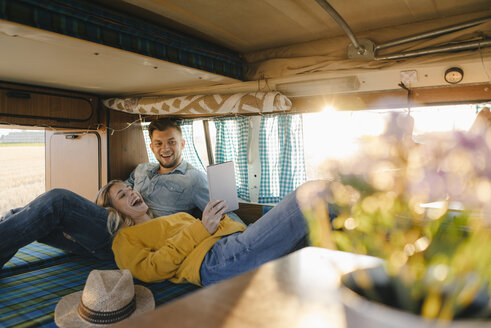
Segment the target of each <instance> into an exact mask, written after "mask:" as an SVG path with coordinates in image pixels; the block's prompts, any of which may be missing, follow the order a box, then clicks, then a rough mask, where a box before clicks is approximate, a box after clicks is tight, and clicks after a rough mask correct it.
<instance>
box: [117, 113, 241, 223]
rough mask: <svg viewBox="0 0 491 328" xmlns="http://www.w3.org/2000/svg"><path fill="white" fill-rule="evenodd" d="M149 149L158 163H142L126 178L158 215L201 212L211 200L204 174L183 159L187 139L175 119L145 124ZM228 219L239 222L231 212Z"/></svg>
mask: <svg viewBox="0 0 491 328" xmlns="http://www.w3.org/2000/svg"><path fill="white" fill-rule="evenodd" d="M148 134H149V136H150V141H151V143H150V149H151V150H152V152H153V154H154V155H155V158H156V159H157V161H158V163H143V164H140V165H138V166H137V167H136V169H135V170H134V171H133V172H132V173H131V174H130V177H129V178H128V179H127V180H126V181H125V183H126V184H128V185H129V186H131V187H132V188H133V189H135V190H136V191H138V192H139V193H140V194H141V195H142V197H143V199H144V201H145V203H146V204H147V205H148V207H149V208H150V209H151V210H152V212H154V214H156V215H157V216H164V215H170V214H174V213H177V212H188V213H190V214H195V215H196V213H193V210H195V209H196V208H198V209H199V210H201V211H203V210H204V208H205V207H206V204H208V202H209V201H210V197H209V193H208V182H207V180H206V175H205V174H204V173H203V172H202V171H200V170H198V169H196V168H194V167H193V166H192V165H191V164H189V163H188V162H186V161H185V160H183V158H182V150H183V148H184V146H185V145H186V141H185V140H184V139H183V137H182V130H181V127H180V126H179V125H178V123H177V121H175V120H173V119H168V118H161V119H158V120H155V121H152V122H151V123H150V125H149V126H148ZM229 216H230V218H232V219H233V220H235V221H239V222H241V223H242V221H241V220H240V219H239V217H238V216H237V215H235V214H234V213H229Z"/></svg>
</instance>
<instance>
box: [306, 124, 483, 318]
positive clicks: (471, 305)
mask: <svg viewBox="0 0 491 328" xmlns="http://www.w3.org/2000/svg"><path fill="white" fill-rule="evenodd" d="M410 124H411V122H408V117H404V116H400V115H394V116H393V117H392V119H391V123H390V124H389V128H388V130H387V133H386V134H385V135H384V136H382V137H379V138H374V139H372V140H367V144H366V147H365V148H364V150H363V151H362V152H361V153H360V155H359V156H360V157H359V158H358V159H355V160H352V161H351V162H350V163H346V162H343V163H339V164H338V165H334V166H333V167H331V174H332V176H333V178H334V179H333V181H332V182H331V183H330V192H331V193H330V195H329V199H323V201H324V203H325V202H327V203H335V204H336V205H337V206H338V207H339V214H338V216H337V217H336V218H335V219H334V220H333V221H332V227H333V231H328V230H326V229H322V228H321V227H320V226H319V223H318V222H319V220H318V218H319V215H321V214H319V208H317V209H316V210H313V211H306V213H305V214H306V217H307V218H308V220H309V222H310V224H311V231H312V232H313V233H312V235H311V240H312V242H313V244H314V245H319V246H326V245H328V244H329V242H326V240H329V241H330V242H331V241H332V242H333V244H334V245H335V246H336V247H337V248H338V249H340V250H343V251H349V252H354V253H360V254H368V255H372V256H376V257H380V258H382V259H384V260H385V262H384V270H385V272H386V274H387V275H388V277H389V281H390V285H391V286H390V287H391V293H392V294H393V299H392V302H391V303H393V304H397V305H398V306H400V307H401V308H403V309H405V310H407V311H410V312H413V313H417V314H421V315H423V316H424V317H427V318H439V319H447V320H451V319H454V318H461V317H473V318H490V317H491V303H490V297H489V295H491V284H490V279H491V227H490V222H489V221H488V220H489V219H490V217H489V213H490V212H491V211H490V209H491V132H490V131H488V132H487V133H485V131H480V133H477V134H471V133H467V134H464V133H456V134H455V135H454V138H453V140H452V143H450V144H448V145H446V147H443V146H442V144H441V143H440V142H435V143H433V144H430V145H417V144H415V143H413V142H412V140H411V138H410V134H409V133H408V131H410V130H411V128H410V127H409V128H408V125H410ZM490 130H491V129H490ZM435 200H439V201H441V202H440V203H439V204H438V206H433V208H430V209H429V208H428V207H425V206H424V205H423V204H425V203H427V202H431V201H435ZM455 201H458V202H460V203H461V204H463V205H464V210H462V211H452V210H451V209H449V207H451V205H452V204H453V203H454V202H455ZM324 216H325V215H324ZM357 279H358V280H359V281H358V285H360V286H363V289H364V290H365V292H366V293H365V295H366V296H367V297H369V298H372V299H374V300H379V301H380V300H381V299H383V297H381V296H380V295H377V293H378V291H377V290H376V289H375V288H373V281H372V280H371V279H370V277H369V275H363V274H361V275H358V278H357ZM389 305H390V304H389Z"/></svg>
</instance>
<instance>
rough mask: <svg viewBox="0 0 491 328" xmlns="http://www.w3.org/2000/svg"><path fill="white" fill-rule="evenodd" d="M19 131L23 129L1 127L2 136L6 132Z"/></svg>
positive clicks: (0, 133) (0, 134)
mask: <svg viewBox="0 0 491 328" xmlns="http://www.w3.org/2000/svg"><path fill="white" fill-rule="evenodd" d="M17 131H21V130H17V129H4V128H0V136H3V135H5V134H9V133H10V132H17Z"/></svg>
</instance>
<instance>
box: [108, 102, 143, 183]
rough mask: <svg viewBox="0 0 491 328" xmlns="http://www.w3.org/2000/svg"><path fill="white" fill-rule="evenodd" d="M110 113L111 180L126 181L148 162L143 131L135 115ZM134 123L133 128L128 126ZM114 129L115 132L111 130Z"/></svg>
mask: <svg viewBox="0 0 491 328" xmlns="http://www.w3.org/2000/svg"><path fill="white" fill-rule="evenodd" d="M108 111H109V115H108V117H109V127H110V129H109V130H108V140H109V160H108V163H109V174H108V176H109V180H113V179H121V180H126V179H127V178H128V177H129V175H130V173H131V171H133V170H134V169H135V167H136V166H137V165H138V164H140V163H147V162H148V155H147V148H146V146H145V139H144V137H143V131H142V128H141V125H140V124H139V122H136V123H135V121H136V120H138V116H137V115H134V114H129V113H124V112H120V111H116V110H108ZM130 123H134V124H132V125H131V126H128V124H130ZM111 129H113V130H111Z"/></svg>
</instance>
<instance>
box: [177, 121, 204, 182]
mask: <svg viewBox="0 0 491 328" xmlns="http://www.w3.org/2000/svg"><path fill="white" fill-rule="evenodd" d="M179 126H180V127H181V130H182V137H183V138H184V140H186V145H185V146H184V149H183V150H182V158H184V160H185V161H186V162H188V163H191V165H192V166H194V167H195V168H197V169H198V170H201V171H203V172H206V170H205V166H204V165H203V162H201V159H200V158H199V155H198V151H197V150H196V147H195V146H194V138H193V136H194V134H193V120H181V121H179Z"/></svg>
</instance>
